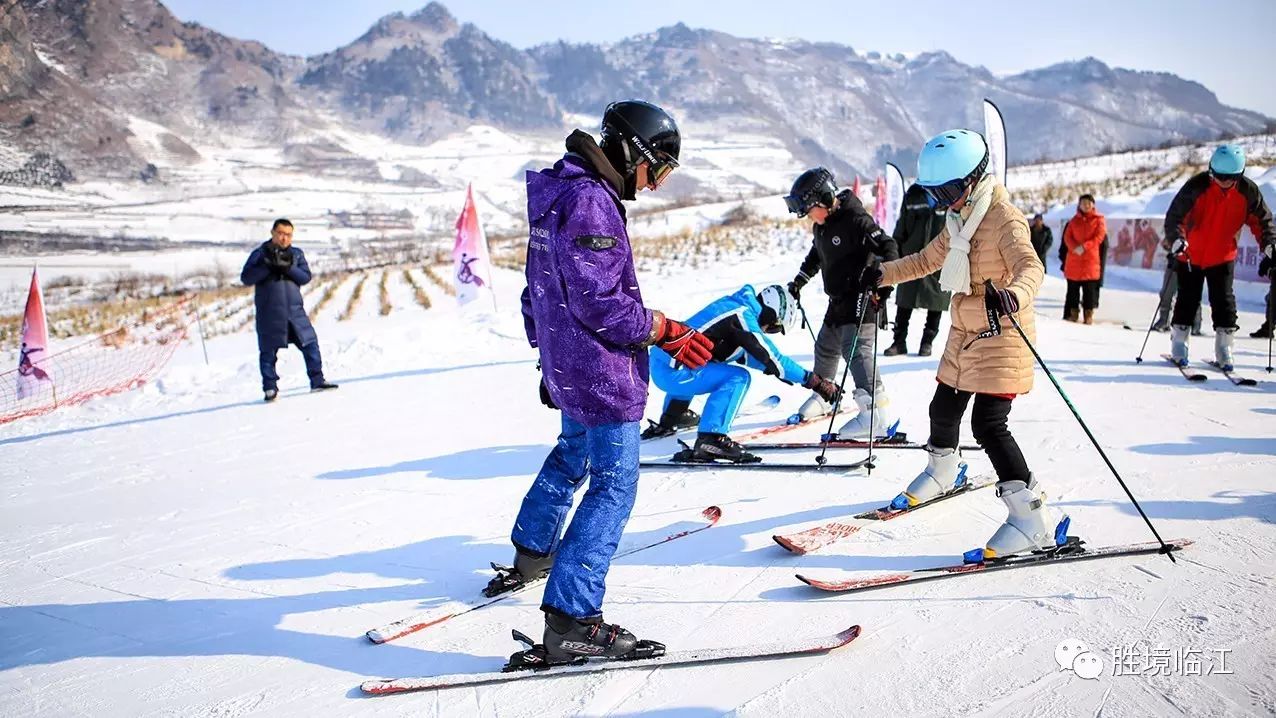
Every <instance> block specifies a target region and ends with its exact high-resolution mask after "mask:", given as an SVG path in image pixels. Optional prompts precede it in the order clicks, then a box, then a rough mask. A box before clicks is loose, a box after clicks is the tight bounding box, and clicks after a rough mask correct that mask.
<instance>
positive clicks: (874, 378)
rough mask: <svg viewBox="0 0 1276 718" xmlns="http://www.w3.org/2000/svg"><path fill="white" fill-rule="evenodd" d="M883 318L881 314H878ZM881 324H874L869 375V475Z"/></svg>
mask: <svg viewBox="0 0 1276 718" xmlns="http://www.w3.org/2000/svg"><path fill="white" fill-rule="evenodd" d="M878 319H881V316H880V315H879V316H878ZM879 326H880V325H879V324H878V323H876V322H874V324H873V371H872V373H870V374H869V375H868V383H869V384H871V385H872V389H871V391H870V392H869V401H871V402H873V403H871V404H869V405H868V463H866V464H865V465H864V466H865V468H867V469H868V475H869V476H872V475H873V437H875V436H877V330H878V327H879Z"/></svg>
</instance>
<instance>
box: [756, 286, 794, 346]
mask: <svg viewBox="0 0 1276 718" xmlns="http://www.w3.org/2000/svg"><path fill="white" fill-rule="evenodd" d="M758 302H760V303H761V304H762V314H761V316H759V317H758V323H759V324H761V325H762V331H764V332H768V333H770V334H774V333H775V332H779V333H781V334H784V333H785V332H787V331H788V330H790V329H792V328H793V327H794V326H795V325H796V324H797V319H798V309H797V307H796V306H795V305H794V302H793V297H790V296H789V292H788V290H786V289H785V288H784V287H781V286H780V285H778V284H772V285H770V286H767V287H764V288H763V289H762V291H760V292H758Z"/></svg>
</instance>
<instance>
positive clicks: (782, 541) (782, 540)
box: [771, 534, 806, 578]
mask: <svg viewBox="0 0 1276 718" xmlns="http://www.w3.org/2000/svg"><path fill="white" fill-rule="evenodd" d="M771 540H772V541H774V542H776V543H777V544H779V545H780V548H782V549H784V550H785V551H788V552H789V553H795V554H797V555H799V556H803V555H805V554H806V549H804V548H802V547H801V546H799V545H797V544H795V543H793V542H792V541H791V540H789V538H788V537H787V536H781V535H779V534H775V535H773V536H771ZM798 578H802V577H801V576H798Z"/></svg>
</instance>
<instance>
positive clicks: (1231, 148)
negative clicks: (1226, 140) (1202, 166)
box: [1210, 145, 1245, 180]
mask: <svg viewBox="0 0 1276 718" xmlns="http://www.w3.org/2000/svg"><path fill="white" fill-rule="evenodd" d="M1210 174H1212V175H1214V176H1215V177H1217V178H1219V179H1222V180H1229V179H1239V178H1240V177H1241V175H1243V174H1245V150H1244V149H1242V148H1241V146H1240V145H1220V146H1219V148H1218V149H1216V150H1214V156H1213V157H1210Z"/></svg>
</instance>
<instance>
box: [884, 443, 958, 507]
mask: <svg viewBox="0 0 1276 718" xmlns="http://www.w3.org/2000/svg"><path fill="white" fill-rule="evenodd" d="M926 453H927V454H929V455H930V457H929V458H928V459H927V462H926V470H925V471H922V472H921V473H920V474H918V475H917V478H915V479H913V483H911V484H909V485H908V488H907V489H905V490H904V493H902V494H900V495H899V496H896V497H895V498H894V500H892V501H891V508H892V509H895V510H896V511H903V510H904V509H907V508H911V507H913V506H916V505H917V504H920V503H922V502H924V501H930V500H931V499H936V498H939V497H940V496H943V495H944V494H946V493H948V492H949V491H952V490H954V489H959V488H961V487H962V485H964V484H965V483H966V468H967V467H966V462H964V461H962V460H961V452H960V451H958V450H957V449H937V448H935V447H933V446H931V445H930V444H927V445H926Z"/></svg>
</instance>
